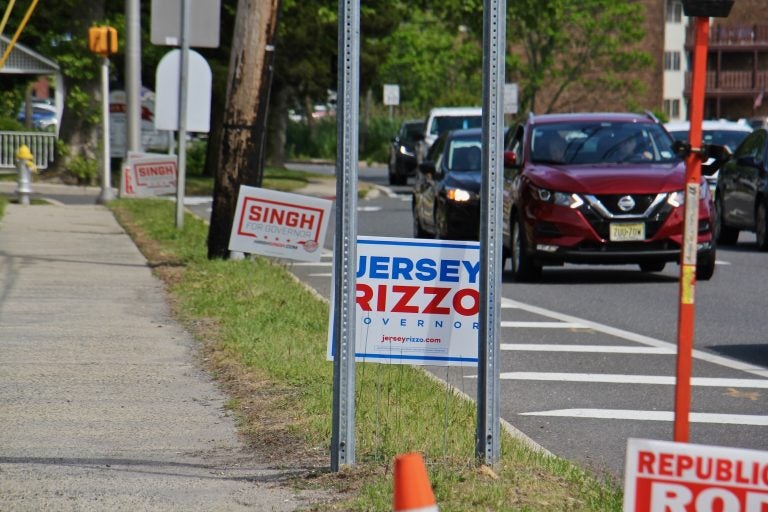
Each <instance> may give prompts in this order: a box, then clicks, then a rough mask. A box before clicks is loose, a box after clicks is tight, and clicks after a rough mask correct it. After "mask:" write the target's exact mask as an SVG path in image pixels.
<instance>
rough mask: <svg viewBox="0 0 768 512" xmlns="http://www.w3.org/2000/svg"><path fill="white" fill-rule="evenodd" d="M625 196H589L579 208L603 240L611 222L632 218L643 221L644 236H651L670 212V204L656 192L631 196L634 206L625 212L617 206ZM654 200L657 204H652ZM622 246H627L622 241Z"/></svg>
mask: <svg viewBox="0 0 768 512" xmlns="http://www.w3.org/2000/svg"><path fill="white" fill-rule="evenodd" d="M626 196H627V194H621V195H617V194H614V195H604V196H590V198H589V201H588V202H586V203H584V205H583V206H582V207H581V208H580V210H581V212H582V214H583V215H584V217H585V218H586V219H587V221H588V222H589V223H590V225H591V226H592V228H593V229H594V230H595V232H596V233H597V234H598V235H599V236H600V238H602V239H603V240H608V238H609V231H610V227H609V226H610V224H611V222H616V221H632V220H635V221H643V222H645V236H646V238H647V239H650V238H653V237H654V236H655V235H656V233H657V232H658V231H659V229H660V228H661V226H662V225H663V224H664V221H666V219H667V217H669V215H670V214H671V213H672V211H673V208H672V206H670V205H669V204H668V203H667V202H666V201H664V200H660V199H658V198H657V196H656V194H642V195H641V194H638V195H632V196H631V197H632V199H633V200H634V202H635V206H634V208H632V209H630V210H629V211H626V212H625V211H622V210H621V209H620V208H619V206H618V203H619V200H621V198H623V197H626ZM665 198H666V196H663V197H662V198H661V199H665ZM654 202H656V203H657V204H655V205H654ZM606 213H607V215H608V216H606ZM611 216H614V217H611ZM622 247H627V244H626V243H625V242H622Z"/></svg>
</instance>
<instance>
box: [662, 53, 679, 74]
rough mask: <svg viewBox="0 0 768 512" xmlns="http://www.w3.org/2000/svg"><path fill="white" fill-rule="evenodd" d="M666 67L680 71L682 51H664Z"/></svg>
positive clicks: (668, 69) (669, 69)
mask: <svg viewBox="0 0 768 512" xmlns="http://www.w3.org/2000/svg"><path fill="white" fill-rule="evenodd" d="M664 69H665V70H667V71H680V52H664Z"/></svg>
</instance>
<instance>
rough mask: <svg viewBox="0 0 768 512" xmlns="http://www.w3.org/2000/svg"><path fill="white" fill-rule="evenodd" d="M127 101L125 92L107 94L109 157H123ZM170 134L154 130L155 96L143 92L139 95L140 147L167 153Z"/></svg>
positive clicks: (148, 92) (149, 92)
mask: <svg viewBox="0 0 768 512" xmlns="http://www.w3.org/2000/svg"><path fill="white" fill-rule="evenodd" d="M127 110H128V99H127V97H126V95H125V91H119V90H118V91H111V92H110V93H109V148H110V156H112V157H113V158H123V157H124V156H125V150H126V148H125V144H126V142H125V141H126V135H125V124H126V112H127ZM170 142H171V134H170V132H161V131H158V130H156V129H155V95H154V93H152V92H151V91H143V92H142V95H141V147H142V148H143V149H146V150H149V151H167V150H168V148H169V147H170Z"/></svg>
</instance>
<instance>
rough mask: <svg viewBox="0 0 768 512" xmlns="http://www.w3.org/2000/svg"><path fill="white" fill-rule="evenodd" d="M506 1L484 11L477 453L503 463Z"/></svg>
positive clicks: (494, 0)
mask: <svg viewBox="0 0 768 512" xmlns="http://www.w3.org/2000/svg"><path fill="white" fill-rule="evenodd" d="M506 14H507V8H506V0H485V2H484V6H483V160H482V162H483V163H482V168H483V169H486V171H487V172H485V173H484V174H483V177H482V184H481V189H480V311H479V322H480V330H479V333H478V363H477V376H478V379H477V384H478V385H477V434H476V443H475V453H476V455H477V457H478V458H479V459H482V460H484V461H485V463H486V464H489V465H490V464H494V463H496V462H497V461H498V460H499V451H500V443H499V441H500V439H499V436H500V421H499V342H498V333H499V329H500V321H499V312H500V305H499V304H500V298H501V296H500V293H499V291H500V289H501V273H502V271H503V267H502V260H501V249H502V247H501V246H502V243H503V238H502V236H501V213H502V194H501V192H502V175H503V168H502V164H503V160H502V154H503V144H504V63H505V49H506V19H507V17H506Z"/></svg>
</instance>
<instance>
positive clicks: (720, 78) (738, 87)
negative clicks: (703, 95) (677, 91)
mask: <svg viewBox="0 0 768 512" xmlns="http://www.w3.org/2000/svg"><path fill="white" fill-rule="evenodd" d="M706 89H707V93H708V94H711V93H716V92H729V93H739V94H750V93H754V94H758V93H760V92H761V91H764V90H766V89H768V71H758V72H757V73H753V72H752V71H722V72H720V73H719V74H718V73H716V72H714V71H709V72H707V85H706ZM690 90H691V73H686V74H685V91H686V92H690Z"/></svg>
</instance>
